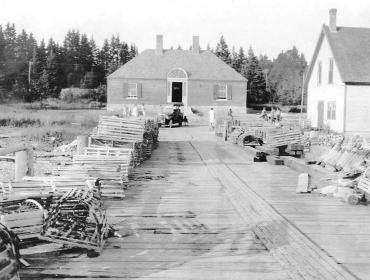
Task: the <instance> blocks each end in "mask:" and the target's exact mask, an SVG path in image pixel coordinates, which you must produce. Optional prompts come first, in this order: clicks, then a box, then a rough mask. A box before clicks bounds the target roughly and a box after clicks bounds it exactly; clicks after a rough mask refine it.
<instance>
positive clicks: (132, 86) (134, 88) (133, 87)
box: [127, 83, 137, 99]
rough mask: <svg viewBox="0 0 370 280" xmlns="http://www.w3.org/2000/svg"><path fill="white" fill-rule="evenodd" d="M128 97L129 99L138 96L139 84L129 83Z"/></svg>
mask: <svg viewBox="0 0 370 280" xmlns="http://www.w3.org/2000/svg"><path fill="white" fill-rule="evenodd" d="M127 98H129V99H136V98H137V84H134V83H129V84H128V91H127Z"/></svg>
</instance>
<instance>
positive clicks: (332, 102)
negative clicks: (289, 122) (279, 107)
mask: <svg viewBox="0 0 370 280" xmlns="http://www.w3.org/2000/svg"><path fill="white" fill-rule="evenodd" d="M336 12H337V11H336V9H331V10H330V12H329V16H330V21H329V26H327V25H323V27H322V30H321V33H320V36H319V40H318V42H317V45H316V49H315V51H314V54H313V57H312V60H311V63H310V66H309V69H308V72H307V77H306V87H307V117H308V119H310V121H311V124H312V126H313V127H318V128H330V129H331V130H333V131H337V132H344V133H346V134H364V133H365V134H366V133H370V28H357V27H341V26H337V23H336Z"/></svg>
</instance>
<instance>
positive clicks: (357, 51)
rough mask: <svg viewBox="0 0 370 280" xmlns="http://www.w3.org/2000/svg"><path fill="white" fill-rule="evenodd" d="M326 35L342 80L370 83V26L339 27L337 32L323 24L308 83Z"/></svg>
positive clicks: (309, 70) (345, 81)
mask: <svg viewBox="0 0 370 280" xmlns="http://www.w3.org/2000/svg"><path fill="white" fill-rule="evenodd" d="M324 37H326V38H327V40H328V42H329V46H330V49H331V51H332V53H333V58H334V60H335V63H336V65H337V68H338V70H339V74H340V77H341V79H342V81H343V82H344V83H354V84H370V28H358V27H337V32H331V31H330V29H329V27H328V26H327V25H323V28H322V30H321V33H320V36H319V40H318V42H317V45H316V48H315V52H314V55H313V57H312V60H311V63H310V67H309V69H308V72H307V78H306V85H307V83H308V81H309V79H310V77H311V74H312V70H313V67H314V65H315V62H316V59H317V56H318V53H319V51H320V48H321V44H322V41H323V39H324Z"/></svg>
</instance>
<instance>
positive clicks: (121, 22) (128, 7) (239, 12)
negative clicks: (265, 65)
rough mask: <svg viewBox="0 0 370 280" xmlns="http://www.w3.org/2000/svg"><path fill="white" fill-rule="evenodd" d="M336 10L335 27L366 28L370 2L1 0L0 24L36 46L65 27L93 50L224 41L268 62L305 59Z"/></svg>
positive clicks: (61, 33)
mask: <svg viewBox="0 0 370 280" xmlns="http://www.w3.org/2000/svg"><path fill="white" fill-rule="evenodd" d="M334 7H335V8H337V9H338V17H337V18H338V25H343V26H363V27H370V1H369V0H352V1H348V0H289V1H288V0H244V1H242V0H228V1H221V0H129V1H126V0H103V1H102V0H62V1H50V0H32V1H31V0H0V25H5V24H6V23H7V22H14V23H15V25H16V27H17V28H18V29H19V30H20V29H22V28H25V29H26V30H27V32H33V34H34V35H35V37H36V39H37V40H40V39H42V38H45V39H46V40H47V39H48V38H49V37H50V36H52V37H53V38H54V39H55V40H56V41H57V42H62V41H63V38H64V35H65V34H66V32H67V31H68V29H71V28H77V29H79V30H80V32H81V33H86V34H87V35H88V36H91V35H92V36H93V37H94V38H95V40H96V41H97V43H98V44H99V45H101V44H102V41H103V40H104V39H105V38H110V37H111V35H112V34H119V36H120V38H121V39H122V40H125V41H127V42H129V43H131V42H132V43H135V44H136V45H137V46H138V47H139V51H142V50H144V49H147V48H154V46H155V35H156V34H163V35H164V47H165V48H170V47H171V46H174V47H177V45H179V44H180V45H181V46H182V47H183V48H188V47H189V46H190V44H191V40H192V36H193V35H199V36H200V43H201V46H202V47H203V48H205V47H206V45H207V43H210V45H211V46H212V47H214V46H215V45H216V43H217V41H218V40H219V38H220V36H221V35H224V36H225V39H226V42H227V43H228V45H229V46H233V45H234V46H236V47H237V48H239V46H243V47H245V48H248V47H249V45H252V47H253V49H254V51H255V53H256V54H260V53H262V54H267V55H268V56H269V57H276V55H277V54H278V53H279V52H280V51H282V50H286V49H288V48H291V47H292V46H293V45H295V46H297V48H298V50H299V51H302V52H303V53H304V54H305V56H306V58H307V59H308V60H309V59H310V58H311V55H312V52H313V48H314V46H315V44H316V41H317V38H318V35H319V31H320V28H321V25H322V24H323V23H328V17H329V16H328V11H329V9H330V8H334Z"/></svg>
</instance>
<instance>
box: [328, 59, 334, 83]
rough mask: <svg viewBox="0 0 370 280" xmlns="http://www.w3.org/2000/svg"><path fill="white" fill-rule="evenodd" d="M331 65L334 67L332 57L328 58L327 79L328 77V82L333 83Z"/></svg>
mask: <svg viewBox="0 0 370 280" xmlns="http://www.w3.org/2000/svg"><path fill="white" fill-rule="evenodd" d="M333 67H334V61H333V59H332V58H330V59H329V79H328V83H329V84H332V83H333Z"/></svg>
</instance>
